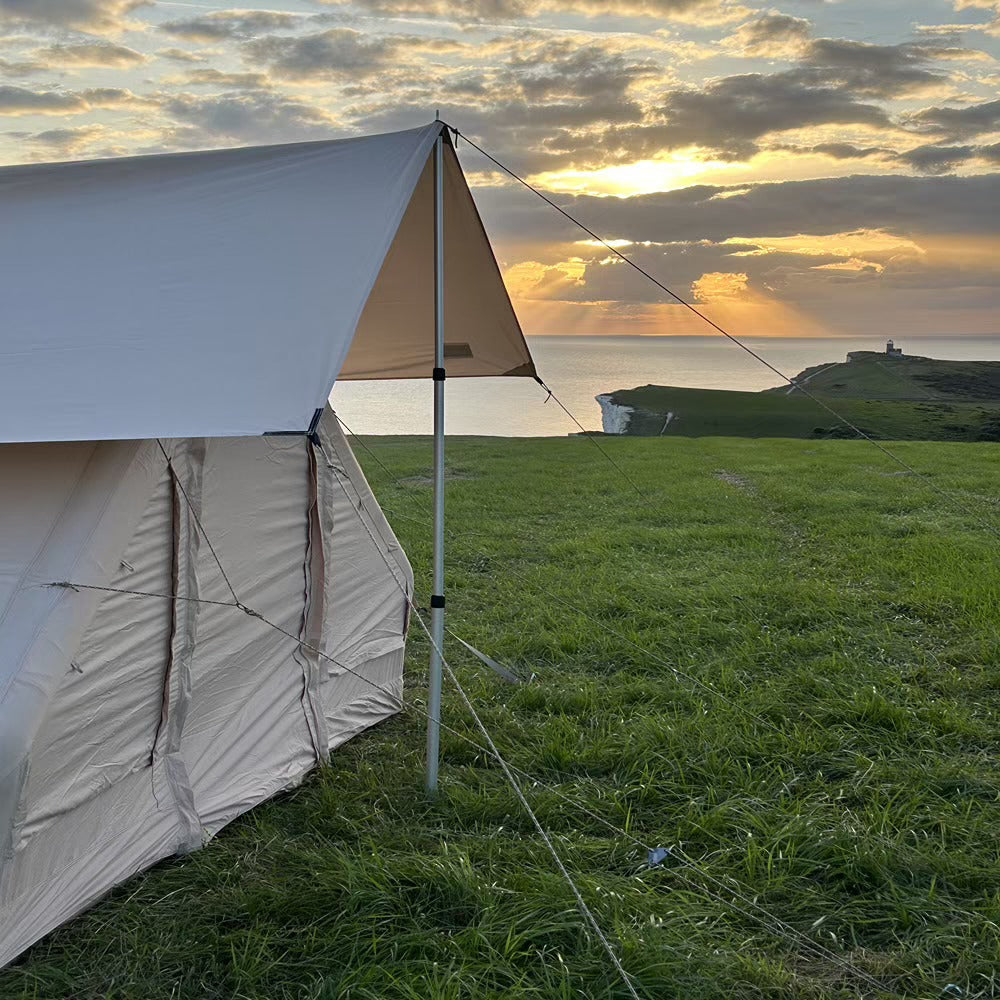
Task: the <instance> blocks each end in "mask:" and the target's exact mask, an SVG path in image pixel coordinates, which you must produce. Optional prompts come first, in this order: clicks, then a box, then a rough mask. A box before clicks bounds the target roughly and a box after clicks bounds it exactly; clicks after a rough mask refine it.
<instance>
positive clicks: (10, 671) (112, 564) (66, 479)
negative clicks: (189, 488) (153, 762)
mask: <svg viewBox="0 0 1000 1000" xmlns="http://www.w3.org/2000/svg"><path fill="white" fill-rule="evenodd" d="M34 447H35V451H34V452H33V453H31V454H29V453H28V452H27V451H26V450H25V448H23V447H20V446H16V445H15V446H10V445H3V446H0V482H4V483H8V484H17V485H16V492H14V495H13V496H11V497H9V498H8V500H9V502H8V504H7V505H5V506H3V507H0V539H3V540H4V546H5V547H6V540H7V539H9V538H16V537H17V536H18V533H19V532H22V531H26V532H29V533H31V534H32V535H33V538H34V540H35V541H34V542H33V543H32V545H31V546H26V547H25V548H26V550H28V549H30V552H31V554H30V556H29V557H28V558H26V559H25V561H24V563H23V564H22V565H21V566H20V567H19V568H18V569H16V570H13V571H12V572H10V573H9V576H8V579H9V580H11V581H12V582H13V588H12V590H11V591H10V596H9V598H8V601H7V605H6V608H5V609H4V614H3V618H2V620H0V718H2V723H3V724H2V725H0V879H2V877H3V876H2V871H3V869H5V868H6V867H7V866H8V864H9V863H10V861H11V852H12V848H13V842H14V838H13V831H14V827H15V823H16V822H17V820H18V819H20V818H23V816H24V813H25V809H26V803H25V801H24V797H23V795H22V791H23V786H24V783H25V781H26V780H27V779H28V774H29V770H30V767H29V764H30V759H31V749H32V746H33V744H34V741H35V736H36V734H37V732H38V729H39V727H40V726H41V724H42V721H43V719H44V717H45V712H46V710H47V708H48V706H49V703H50V699H51V698H52V695H53V693H54V692H55V690H56V688H57V687H58V686H59V684H60V683H61V681H62V680H63V678H64V677H65V675H66V672H67V671H68V670H69V669H70V663H71V661H72V658H73V657H74V656H75V655H76V652H77V649H78V648H79V645H80V642H81V640H82V638H83V635H84V632H85V631H86V628H87V626H88V625H89V623H90V622H91V621H92V619H93V616H94V613H95V611H96V608H97V606H98V605H99V603H100V600H101V596H102V595H101V594H99V593H98V592H96V591H81V592H79V593H77V592H75V591H72V590H69V589H66V588H61V587H53V586H52V584H53V583H56V582H60V581H67V580H73V579H76V580H85V581H87V582H90V583H93V584H97V585H100V586H106V585H107V584H108V583H109V582H110V581H111V580H112V579H113V578H114V575H115V573H116V572H117V570H118V567H119V564H120V561H121V557H122V554H123V553H124V551H125V548H126V545H127V544H128V541H129V539H130V538H131V537H132V535H133V534H134V532H135V528H136V525H137V524H138V522H139V520H140V518H141V517H142V514H143V511H144V510H145V508H146V503H147V501H148V499H149V497H150V495H151V494H152V492H153V491H154V489H155V488H156V483H157V482H158V481H159V479H160V475H161V472H162V470H163V465H164V462H163V457H162V455H161V454H160V453H159V451H158V449H156V448H155V446H154V445H153V444H152V443H151V442H146V443H143V442H129V441H122V442H102V443H99V444H97V445H96V446H95V445H90V444H79V445H75V446H65V445H52V444H43V445H38V446H34ZM70 447H75V448H77V449H80V455H79V456H76V457H75V460H73V459H71V460H70V461H69V462H67V463H66V470H65V475H64V476H63V477H60V476H59V475H58V473H57V471H56V468H55V467H58V466H60V465H61V464H62V463H63V461H64V460H65V459H66V458H67V448H70ZM53 482H56V483H57V484H58V486H57V492H58V493H59V495H60V497H61V502H60V503H55V504H54V503H47V502H46V500H45V497H44V494H45V493H46V492H47V491H48V490H49V489H50V487H51V485H52V483H53ZM12 492H13V491H12ZM34 510H37V511H38V512H39V514H40V515H44V516H39V517H37V518H35V519H34V523H33V524H32V523H31V522H32V511H34ZM29 525H30V527H29ZM19 544H20V543H19ZM2 561H3V562H4V563H5V564H6V565H8V566H10V560H9V558H8V556H7V555H6V553H5V555H4V557H3V558H2Z"/></svg>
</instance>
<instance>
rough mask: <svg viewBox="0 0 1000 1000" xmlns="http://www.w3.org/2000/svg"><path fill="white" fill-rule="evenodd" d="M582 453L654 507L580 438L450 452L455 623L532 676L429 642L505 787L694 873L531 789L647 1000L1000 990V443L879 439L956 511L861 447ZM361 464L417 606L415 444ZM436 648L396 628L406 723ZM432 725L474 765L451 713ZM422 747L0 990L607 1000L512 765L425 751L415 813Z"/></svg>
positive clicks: (133, 904) (419, 547)
mask: <svg viewBox="0 0 1000 1000" xmlns="http://www.w3.org/2000/svg"><path fill="white" fill-rule="evenodd" d="M601 446H602V447H604V448H605V449H607V450H608V451H609V452H610V453H612V455H613V457H614V458H615V460H616V461H617V462H619V463H620V464H621V465H622V467H623V468H625V469H626V470H627V472H628V474H629V476H630V477H632V478H633V479H634V480H635V481H636V482H637V483H638V484H639V486H640V487H641V489H642V491H643V493H644V494H645V495H646V497H647V498H648V499H647V500H646V501H640V500H639V499H638V498H637V497H636V496H635V495H634V494H632V493H631V492H630V491H629V489H628V487H627V486H626V485H625V484H623V483H622V482H621V481H620V479H619V477H618V476H617V474H616V473H615V472H614V470H613V469H611V468H609V466H608V465H607V463H605V462H603V461H602V459H601V457H600V455H598V454H597V451H596V449H595V448H594V447H593V445H592V444H591V443H589V442H587V441H586V440H581V439H564V440H557V439H553V440H516V441H508V440H499V439H457V440H454V441H452V442H451V443H450V444H449V459H450V468H451V473H452V478H451V480H450V485H449V497H448V506H449V523H450V526H451V528H452V529H453V530H454V531H455V532H457V533H460V534H461V536H462V537H461V538H455V539H453V540H452V541H451V542H450V543H449V562H450V567H451V568H450V584H449V592H448V602H449V604H448V606H449V616H450V623H451V625H452V626H453V627H454V628H455V629H456V630H457V631H458V632H459V633H460V634H461V635H462V636H464V637H465V638H467V639H468V640H469V641H470V642H472V643H473V644H474V645H476V646H478V647H479V648H481V649H483V650H485V651H487V652H489V653H491V654H492V655H494V656H496V657H498V658H500V659H502V660H503V661H505V662H506V663H508V664H510V665H512V666H514V667H516V668H517V669H519V670H521V671H522V672H525V673H534V674H535V675H536V676H535V679H534V680H533V681H532V682H531V683H528V684H524V685H522V686H518V687H514V686H510V685H507V684H504V683H503V682H501V681H499V680H498V679H497V678H496V677H495V676H494V675H493V674H492V673H490V672H488V671H485V670H484V669H483V668H482V667H480V666H478V665H477V662H476V661H475V660H472V659H471V658H470V657H469V656H468V655H461V654H460V653H459V652H458V650H457V649H456V646H457V644H455V643H451V644H450V646H449V650H450V651H451V654H452V656H453V658H454V664H455V668H456V670H457V671H458V672H459V674H460V676H461V677H462V678H463V679H464V680H465V682H466V683H467V686H468V690H469V691H470V694H471V695H472V696H473V698H474V700H475V701H476V702H477V704H478V705H479V706H480V707H481V711H482V714H483V717H484V719H485V720H486V722H487V724H488V725H489V727H490V729H491V730H492V732H493V734H494V736H495V738H496V741H497V744H498V746H499V747H500V748H501V749H502V750H503V751H504V752H505V753H506V754H507V755H508V757H509V759H510V760H511V761H512V762H513V763H514V764H516V765H517V766H518V767H521V768H523V769H524V770H526V771H529V772H531V773H532V774H534V775H536V776H537V777H538V778H539V779H541V780H542V781H543V782H545V783H546V785H549V786H553V787H555V788H556V789H557V790H559V791H561V792H562V793H564V794H566V795H569V796H571V797H572V798H574V799H576V800H579V801H580V802H582V803H584V804H585V805H586V807H587V809H588V810H590V811H591V812H593V813H595V814H597V815H598V816H600V817H606V818H607V819H608V820H609V821H611V822H612V823H614V824H617V825H621V826H623V827H626V828H627V829H628V831H630V833H631V834H632V835H634V836H635V837H637V838H638V839H639V840H641V841H643V842H645V843H649V844H652V845H654V846H655V845H664V846H671V845H681V846H682V847H683V850H684V851H685V852H686V854H687V856H689V857H691V858H693V859H697V861H698V863H699V868H698V870H697V871H694V870H693V869H685V868H682V867H680V866H679V865H678V863H677V862H676V861H675V860H672V859H668V860H667V862H666V863H665V864H664V865H663V866H662V867H660V868H655V869H646V868H645V865H644V862H645V857H644V854H643V852H642V851H641V850H640V849H638V848H636V846H635V845H634V844H632V843H631V842H629V841H628V840H626V839H625V838H622V837H620V836H616V835H614V834H613V833H612V832H611V831H609V830H608V829H607V828H606V827H605V826H603V825H602V824H601V823H600V822H598V820H596V819H594V818H592V817H591V816H588V815H587V814H585V813H583V812H580V811H579V810H577V809H575V808H574V807H572V806H570V805H568V804H566V803H565V802H564V801H563V800H561V799H560V798H558V797H557V796H556V795H555V794H554V792H553V791H551V790H550V789H549V788H546V787H541V786H538V787H534V788H529V789H528V790H527V794H528V796H529V798H530V800H531V802H532V803H533V805H534V806H535V808H536V809H537V810H538V813H539V816H540V817H541V819H542V822H543V823H544V824H545V826H546V827H547V828H548V829H549V830H550V831H552V833H553V836H554V839H555V843H556V845H557V846H558V849H559V851H560V853H561V854H562V856H563V858H564V860H565V862H566V865H567V867H568V868H569V870H570V871H571V872H573V873H574V874H575V876H576V877H577V879H578V881H579V885H580V887H581V891H582V892H583V894H584V896H585V898H586V900H587V901H588V903H589V904H590V906H592V908H593V910H594V912H595V914H596V916H597V918H598V920H599V921H600V922H601V924H602V926H603V927H604V928H605V929H606V930H607V932H608V933H609V935H610V936H611V938H612V940H613V941H614V942H615V943H616V948H618V950H619V953H620V955H621V958H622V962H623V963H624V965H625V967H626V968H627V969H628V970H629V971H630V972H631V973H632V974H633V975H634V976H635V978H636V982H637V984H638V989H639V991H640V995H642V996H643V997H646V998H678V1000H680V998H683V1000H716V998H719V1000H721V998H765V997H766V998H786V997H787V998H817V1000H819V998H823V1000H825V998H834V1000H836V998H841V997H844V998H846V997H907V998H926V1000H932V998H938V997H951V998H955V997H962V998H986V997H994V996H1000V973H998V971H997V970H998V969H1000V861H998V850H997V845H998V842H1000V837H998V831H1000V762H998V757H1000V683H998V682H1000V616H998V610H997V608H998V598H1000V562H998V559H997V538H996V536H994V535H990V534H989V533H988V532H985V531H984V530H983V529H982V528H981V527H980V526H979V525H978V523H977V518H984V519H986V520H987V521H989V522H990V523H991V524H994V525H995V524H997V523H998V522H1000V518H998V517H997V508H996V498H997V495H998V487H1000V465H998V462H997V457H998V451H997V448H998V446H996V445H989V444H967V445H956V444H915V443H903V444H899V445H894V446H893V447H894V448H896V449H898V451H899V454H900V455H902V456H903V457H904V458H905V459H906V460H907V461H908V462H910V463H912V464H913V465H914V466H916V467H917V468H919V469H921V470H923V471H926V472H927V473H928V474H930V475H931V476H932V478H933V480H934V482H935V483H937V484H938V485H940V486H942V487H945V488H947V489H950V490H954V491H956V492H957V493H958V494H959V499H958V501H957V503H956V504H955V505H954V506H950V505H948V504H946V503H944V502H943V501H942V500H941V498H940V497H939V496H937V495H936V494H935V493H934V492H933V491H932V490H931V489H930V488H929V487H928V486H927V485H926V484H925V483H923V482H922V481H920V480H918V479H915V478H913V477H912V476H909V475H905V474H901V473H900V470H899V468H898V467H896V466H893V465H892V464H891V463H889V462H888V461H887V460H886V459H885V457H884V456H882V455H880V454H879V453H878V451H877V450H876V449H875V448H873V447H872V446H871V445H868V444H866V443H864V442H852V441H816V442H812V441H788V440H768V441H755V440H751V439H746V438H743V439H718V438H702V439H689V438H670V439H667V438H663V439H643V438H613V439H609V438H603V439H601ZM372 447H373V448H374V449H375V451H376V452H377V454H378V455H379V457H380V458H381V459H382V460H383V461H384V462H385V463H387V464H388V465H389V466H390V467H391V468H392V469H394V470H396V471H397V473H398V475H400V476H401V477H403V479H404V480H405V481H404V482H403V483H402V484H401V485H394V484H393V483H392V482H391V481H390V480H389V479H388V478H387V477H386V476H385V475H384V473H382V472H381V471H380V470H379V469H378V468H377V467H375V466H374V465H373V464H372V462H371V461H370V460H369V459H368V457H367V456H366V455H365V454H364V452H359V457H361V459H362V461H363V462H364V463H365V465H366V468H367V469H368V471H369V474H370V476H371V479H372V482H373V485H374V486H375V489H376V493H377V494H378V496H379V497H380V499H381V500H382V502H383V504H384V505H385V507H386V508H387V510H388V513H389V517H390V520H391V521H392V522H393V524H394V526H395V527H396V529H397V532H398V534H399V536H400V537H401V539H402V540H403V542H404V544H405V545H406V548H407V550H408V551H409V553H410V555H411V558H412V560H413V562H414V566H415V568H416V572H417V580H418V596H419V597H420V599H421V601H426V599H427V597H426V595H427V592H428V591H427V582H428V568H429V546H428V531H427V529H426V527H425V525H424V524H423V523H422V521H423V518H424V517H425V515H426V510H427V505H428V503H429V499H430V498H429V487H428V485H427V478H426V477H427V474H428V471H429V466H430V448H429V443H428V441H427V440H426V439H381V440H378V441H374V442H373V443H372ZM414 518H416V519H417V520H414ZM567 604H569V605H572V606H573V608H576V609H578V611H574V610H570V608H569V607H567ZM640 647H642V648H640ZM643 650H648V651H643ZM426 654H427V648H426V643H425V642H424V641H423V640H422V638H421V635H420V633H419V631H418V630H417V629H416V628H415V629H413V630H412V631H411V642H410V656H409V661H408V678H407V685H408V698H409V699H410V700H411V701H412V702H414V703H416V704H421V703H422V701H423V697H424V683H425V679H426V678H425V664H426ZM668 664H669V665H673V666H675V667H677V668H679V669H680V670H682V671H684V672H685V673H688V674H690V675H691V676H693V677H694V678H697V680H698V681H700V682H701V683H702V684H705V685H710V686H711V687H712V688H714V690H715V692H717V693H718V694H715V693H708V692H706V691H705V690H704V689H703V688H700V687H698V686H696V685H694V684H692V683H690V682H689V681H687V680H685V679H683V678H678V677H677V676H676V675H675V674H673V673H672V672H671V670H670V669H669V667H668V666H667V665H668ZM446 720H447V722H448V723H449V724H450V725H452V726H454V727H455V728H457V729H458V730H460V731H461V732H463V733H466V734H467V735H468V736H469V737H470V738H472V739H474V740H476V741H477V742H478V741H479V736H478V734H477V733H476V731H475V729H474V728H473V727H472V724H471V722H470V720H469V719H468V718H467V717H466V715H465V714H464V712H463V710H462V708H461V705H460V703H459V701H458V700H457V698H456V697H455V696H454V693H453V692H448V694H447V697H446ZM423 734H424V725H423V719H422V718H421V717H420V715H419V713H418V712H416V711H410V712H407V713H405V714H403V715H401V716H399V717H398V718H396V719H395V720H393V721H391V722H389V723H387V724H384V725H382V726H379V727H377V728H376V729H374V730H373V731H371V732H370V733H369V734H367V735H366V736H364V737H362V738H359V739H356V740H354V741H353V742H352V743H350V744H348V745H347V746H345V747H344V748H343V749H342V750H340V751H338V752H337V753H336V754H335V755H334V757H333V758H332V761H331V763H330V766H329V767H328V768H325V769H324V770H322V771H321V772H319V773H317V774H316V775H315V776H314V777H313V778H312V779H310V780H309V781H308V782H307V783H306V784H305V785H304V786H303V787H302V788H300V789H298V790H296V791H294V792H292V793H290V794H287V795H285V796H283V797H281V798H280V799H279V800H276V801H274V802H271V803H269V804H266V805H265V806H263V807H260V808H258V809H256V810H254V811H253V812H252V813H251V814H249V815H247V816H245V817H244V818H242V819H240V820H239V821H237V822H235V823H233V824H232V825H231V826H230V827H229V828H228V829H226V830H225V831H223V833H222V834H221V835H220V836H219V837H218V838H217V840H216V841H215V842H214V843H213V844H212V845H210V846H209V847H208V848H207V849H205V850H203V851H201V852H199V853H197V854H195V855H192V856H190V857H188V858H184V859H179V860H176V861H172V862H168V863H165V864H162V865H160V866H159V867H157V868H156V869H155V870H154V871H152V872H150V873H148V874H147V875H145V876H141V877H138V878H135V879H133V880H131V881H130V882H128V883H127V884H125V885H123V886H122V887H120V889H118V890H117V891H116V892H115V893H114V894H113V895H112V896H111V897H110V898H109V899H107V900H106V901H104V902H103V903H101V904H100V905H99V906H97V907H95V908H94V909H93V910H91V911H90V912H89V913H87V914H86V915H84V916H83V917H81V918H80V919H78V920H76V921H74V922H73V923H71V924H70V925H68V926H66V927H65V928H63V929H61V930H59V931H58V932H56V933H55V934H53V935H51V936H50V937H49V938H47V939H46V940H45V941H43V942H42V943H40V944H39V945H37V946H36V947H35V948H33V949H32V950H31V951H30V952H29V953H28V954H27V956H25V958H24V959H23V960H21V961H20V962H19V963H18V964H17V965H15V966H14V967H11V968H9V969H7V970H6V971H4V972H2V973H0V997H3V998H42V1000H54V998H64V997H65V998H70V997H71V998H81V1000H83V998H87V1000H89V998H98V997H100V998H113V1000H125V998H129V1000H132V998H135V1000H167V998H197V1000H203V998H204V1000H216V998H217V1000H223V998H226V1000H231V998H232V1000H235V998H240V1000H302V998H312V1000H417V998H420V1000H501V998H503V1000H507V998H512V1000H520V998H533V1000H536V998H537V1000H542V998H544V1000H553V998H555V1000H559V998H562V1000H568V998H599V1000H605V998H608V1000H610V998H616V1000H618V998H624V997H626V996H627V994H626V992H625V989H624V987H623V986H622V984H621V983H620V981H619V980H618V979H617V978H616V976H615V974H614V972H613V970H612V969H611V967H610V965H609V962H608V960H607V957H606V956H605V955H604V954H603V953H602V952H601V950H600V948H599V946H598V943H597V942H596V941H595V940H594V939H593V937H592V936H591V935H588V934H587V933H586V932H585V930H584V929H583V926H582V923H581V919H580V917H579V914H578V912H577V910H576V908H575V906H574V902H573V899H572V897H571V895H570V892H569V890H568V889H567V887H566V885H565V884H564V882H563V881H562V880H561V878H560V876H559V875H558V873H557V872H556V871H555V870H554V868H553V864H552V862H551V859H550V858H549V856H548V854H547V853H546V851H545V849H544V847H543V845H542V843H541V841H540V840H539V838H538V837H537V836H536V834H535V832H534V830H533V828H532V827H531V824H530V822H529V821H528V819H527V818H526V817H525V815H524V814H523V812H522V810H521V809H520V807H519V805H518V803H517V801H516V799H515V797H514V795H513V793H512V792H511V791H510V790H509V788H508V787H507V785H506V784H505V781H504V779H503V776H502V774H501V772H500V770H499V768H498V767H497V766H495V763H494V762H492V761H491V760H490V759H489V758H488V757H487V756H486V755H484V754H483V753H481V752H479V751H477V750H475V749H474V748H473V747H471V746H470V745H469V744H468V743H466V742H464V741H463V740H461V739H459V738H458V737H456V736H453V735H449V734H447V733H446V734H445V735H444V739H443V744H444V764H443V770H442V791H441V794H440V796H439V798H438V799H437V800H436V801H433V802H431V801H428V800H427V799H426V798H425V796H424V794H423V792H422V790H421V768H422V759H423V740H424V735H423ZM710 878H716V879H721V880H723V881H724V882H725V881H726V880H729V879H733V880H736V882H737V883H738V885H739V886H740V887H741V888H740V890H739V891H740V892H741V894H742V895H743V896H745V897H747V898H749V899H750V900H752V901H755V903H756V904H757V905H759V906H761V907H763V908H764V909H765V910H766V911H767V912H768V913H770V914H773V915H776V916H778V917H780V919H781V920H782V921H784V922H786V923H787V925H789V926H790V927H791V928H793V929H794V930H795V931H796V932H798V933H800V934H802V935H805V936H806V937H807V938H808V939H810V940H812V941H815V942H818V943H820V944H822V945H823V946H824V947H825V948H828V949H829V950H830V951H831V952H832V953H834V954H835V955H836V956H838V957H839V958H840V960H841V961H840V962H837V961H832V960H829V959H827V958H826V957H824V956H820V955H817V954H816V953H815V952H813V951H811V950H810V949H809V948H808V947H807V946H806V945H804V944H803V942H802V940H801V939H800V938H797V937H795V936H794V935H790V933H789V932H788V931H787V930H785V929H783V928H779V927H776V926H775V925H774V924H772V923H768V922H767V921H764V922H761V921H759V920H757V919H753V918H752V915H753V913H754V912H755V911H753V910H750V911H749V913H750V915H748V914H747V913H741V912H737V911H736V910H734V909H733V908H732V907H731V906H730V905H728V904H727V903H725V902H722V901H720V899H719V898H714V897H713V895H710V894H709V892H707V891H706V889H705V888H703V887H708V888H711V887H712V885H713V884H714V883H712V882H710V881H709V879H710ZM727 884H731V883H728V882H727ZM713 892H716V894H717V895H718V896H724V897H726V898H728V899H731V897H729V896H728V894H727V893H725V892H720V891H718V890H717V889H715V890H713ZM843 963H849V966H845V964H843ZM857 970H860V972H861V973H863V974H866V975H868V976H871V977H873V978H874V979H876V980H877V981H878V982H879V983H880V984H882V985H881V986H878V987H877V986H874V985H872V983H871V982H870V981H869V980H867V979H864V978H862V976H861V975H860V974H859V972H858V971H857Z"/></svg>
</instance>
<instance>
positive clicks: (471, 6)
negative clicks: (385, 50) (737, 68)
mask: <svg viewBox="0 0 1000 1000" xmlns="http://www.w3.org/2000/svg"><path fill="white" fill-rule="evenodd" d="M324 2H326V3H331V4H337V5H343V4H345V3H346V2H347V0H324ZM353 3H354V6H357V7H363V8H365V9H366V10H369V11H371V12H372V13H375V14H383V15H410V16H413V15H416V16H421V17H446V18H448V19H450V20H457V21H463V22H475V21H515V20H520V19H523V18H529V17H534V16H536V15H537V14H539V13H541V12H545V11H547V12H562V13H567V14H576V15H579V14H584V15H587V16H605V15H614V14H617V15H624V16H638V17H653V18H663V19H668V20H670V19H680V20H694V19H695V18H700V21H701V23H702V24H703V25H709V24H721V23H726V22H731V21H733V20H734V19H739V18H740V17H741V16H742V15H743V13H744V12H745V11H744V8H742V7H740V6H739V5H738V4H735V3H728V2H727V0H463V2H462V3H461V4H458V3H456V2H455V0H353Z"/></svg>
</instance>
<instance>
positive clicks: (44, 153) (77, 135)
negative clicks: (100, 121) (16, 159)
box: [7, 125, 106, 160]
mask: <svg viewBox="0 0 1000 1000" xmlns="http://www.w3.org/2000/svg"><path fill="white" fill-rule="evenodd" d="M105 132H106V129H105V128H104V126H103V125H77V126H74V127H71V128H52V129H45V130H44V131H42V132H8V133H7V135H9V136H11V138H14V139H16V140H17V142H18V143H19V144H21V145H24V144H27V145H28V146H31V147H33V148H34V150H35V155H34V158H35V159H45V160H51V159H53V158H54V159H67V158H69V157H75V156H78V155H80V154H81V153H82V152H83V151H84V150H86V149H88V148H89V147H90V146H91V144H92V143H93V141H94V140H95V139H100V138H103V136H104V135H105Z"/></svg>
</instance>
